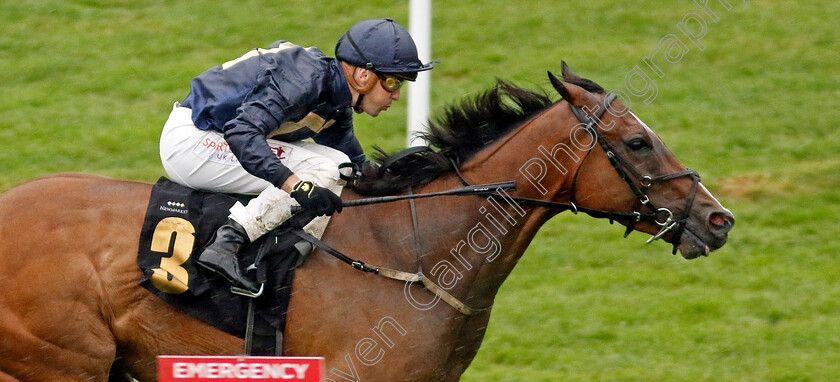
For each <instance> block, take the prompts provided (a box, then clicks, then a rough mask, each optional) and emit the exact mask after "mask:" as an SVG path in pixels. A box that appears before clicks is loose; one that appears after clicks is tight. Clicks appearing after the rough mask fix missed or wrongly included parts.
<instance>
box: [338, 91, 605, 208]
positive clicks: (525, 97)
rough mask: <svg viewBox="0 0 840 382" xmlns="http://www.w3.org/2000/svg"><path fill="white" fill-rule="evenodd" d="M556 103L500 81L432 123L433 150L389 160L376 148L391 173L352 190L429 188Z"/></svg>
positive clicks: (364, 179)
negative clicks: (437, 178)
mask: <svg viewBox="0 0 840 382" xmlns="http://www.w3.org/2000/svg"><path fill="white" fill-rule="evenodd" d="M567 81H568V82H571V83H574V84H576V85H578V86H581V87H583V88H584V89H586V90H588V91H592V92H598V91H599V90H600V92H603V91H604V90H603V89H602V88H601V87H600V86H599V85H597V84H595V83H594V82H592V81H590V80H587V79H584V78H580V77H578V78H573V79H567ZM553 103H554V101H552V100H551V99H550V98H549V96H548V95H547V94H546V93H545V92H544V91H531V90H527V89H523V88H521V87H518V86H516V85H513V84H511V83H508V82H506V81H503V80H497V81H496V85H495V86H494V87H492V88H490V89H489V90H486V91H484V92H483V93H480V94H478V95H477V96H474V97H472V98H465V99H463V100H461V101H460V102H457V103H454V104H450V105H448V106H446V107H445V108H444V111H443V113H442V114H441V115H439V116H437V117H436V118H433V119H431V120H430V121H429V129H428V132H426V133H424V134H422V135H421V136H422V137H423V138H424V139H425V140H426V141H427V142H429V150H425V151H419V152H417V151H415V152H413V153H411V154H408V155H405V154H404V153H402V152H397V153H393V154H387V153H385V152H384V151H382V150H381V149H380V148H379V147H375V149H376V151H377V152H376V153H375V154H374V155H373V157H374V160H375V161H377V162H379V163H386V164H388V167H387V171H385V172H383V173H381V174H380V173H365V174H363V175H362V176H361V177H360V178H359V179H356V180H355V181H354V182H353V184H352V188H353V189H354V190H355V191H356V192H358V193H360V194H362V195H385V194H393V193H396V192H401V191H404V190H405V189H407V188H408V187H410V186H414V185H417V184H424V183H428V182H430V181H432V180H433V179H435V178H436V177H438V176H439V175H441V174H443V173H446V172H449V171H452V170H453V168H452V163H451V162H454V163H455V164H456V165H460V164H462V163H464V162H466V161H467V160H468V159H470V158H471V157H472V156H473V155H475V154H476V153H478V152H479V151H480V150H481V149H483V148H485V147H487V146H488V145H489V144H491V143H493V142H495V141H496V140H498V139H499V138H501V137H502V136H504V135H505V134H507V133H508V132H510V131H512V130H513V129H514V128H516V127H517V126H519V125H520V124H521V123H522V122H524V121H526V120H528V119H530V118H531V117H532V116H534V115H536V114H538V113H539V112H541V111H543V110H545V109H546V108H547V107H549V106H551V105H552V104H553ZM397 158H399V159H398V160H396V161H395V159H397ZM391 162H393V163H391Z"/></svg>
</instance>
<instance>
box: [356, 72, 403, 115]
mask: <svg viewBox="0 0 840 382" xmlns="http://www.w3.org/2000/svg"><path fill="white" fill-rule="evenodd" d="M359 72H365V73H360V74H361V78H360V79H361V81H359V82H360V83H367V82H368V81H377V82H381V81H384V80H385V78H379V76H377V75H375V74H373V72H371V71H368V70H360V71H359ZM381 85H383V84H381V83H379V84H377V85H376V86H374V87H373V88H372V89H371V90H370V92H368V93H367V94H366V95H365V97H364V98H362V105H361V108H362V111H364V112H365V113H368V114H369V115H371V116H373V117H376V116H377V115H379V113H381V112H383V111H385V110H388V108H389V107H391V102H393V101H399V99H400V91H401V89H397V90H395V91H393V92H389V91H388V90H386V89H385V86H381Z"/></svg>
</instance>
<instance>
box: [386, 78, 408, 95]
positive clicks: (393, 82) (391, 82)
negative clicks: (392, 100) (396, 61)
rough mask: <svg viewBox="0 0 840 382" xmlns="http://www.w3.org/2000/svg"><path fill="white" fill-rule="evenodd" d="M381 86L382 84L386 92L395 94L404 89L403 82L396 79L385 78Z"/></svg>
mask: <svg viewBox="0 0 840 382" xmlns="http://www.w3.org/2000/svg"><path fill="white" fill-rule="evenodd" d="M381 84H382V87H383V88H385V90H387V91H389V92H391V93H393V92H395V91H397V90H400V88H401V87H402V84H403V81H402V80H398V79H396V78H394V77H385V78H383V79H382V82H381Z"/></svg>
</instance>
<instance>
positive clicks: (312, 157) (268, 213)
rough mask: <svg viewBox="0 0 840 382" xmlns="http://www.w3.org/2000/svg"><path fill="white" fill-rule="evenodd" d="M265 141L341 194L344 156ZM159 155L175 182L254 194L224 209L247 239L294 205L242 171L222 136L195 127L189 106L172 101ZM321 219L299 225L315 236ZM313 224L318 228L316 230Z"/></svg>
mask: <svg viewBox="0 0 840 382" xmlns="http://www.w3.org/2000/svg"><path fill="white" fill-rule="evenodd" d="M266 141H267V142H268V145H269V146H270V147H271V149H272V151H274V154H275V155H277V157H278V158H279V159H280V162H281V163H283V165H285V166H286V167H288V168H289V169H290V170H292V172H294V173H295V174H296V175H297V176H298V177H300V178H301V179H303V180H309V181H312V182H313V183H315V184H317V185H318V186H321V187H324V188H327V189H329V190H331V191H333V192H335V193H336V194H338V195H341V189H342V188H343V187H344V181H343V180H341V178H340V177H339V171H338V165H339V164H341V163H345V162H349V161H350V159H349V158H348V157H347V155H345V154H344V153H342V152H341V151H338V150H335V149H333V148H330V147H326V146H322V145H319V144H317V143H313V142H306V141H298V142H294V143H289V142H281V141H277V140H274V139H267V140H266ZM160 159H161V162H162V163H163V168H164V170H166V173H167V175H168V176H169V178H170V179H172V181H174V182H176V183H179V184H181V185H184V186H187V187H191V188H195V189H199V190H207V191H214V192H222V193H240V194H259V195H258V196H257V197H256V198H254V199H252V200H251V201H250V202H248V205H247V206H243V205H242V204H241V203H236V204H235V205H234V206H233V207H232V208H231V209H230V212H231V214H230V217H231V218H232V219H233V220H235V221H236V222H237V223H239V224H241V225H242V226H243V227H245V231H246V232H248V236H249V238H250V239H251V241H254V240H256V239H257V238H258V237H260V236H262V235H264V234H265V233H267V232H268V231H270V230H272V229H274V228H275V227H276V226H278V225H279V224H280V223H282V222H283V221H285V220H286V219H288V218H289V216H291V213H290V206H292V205H297V202H295V201H294V199H292V197H291V196H289V194H288V193H286V192H285V191H283V190H281V189H279V188H277V187H274V186H273V185H272V184H271V183H269V182H268V181H266V180H263V179H260V178H258V177H256V176H254V175H251V174H250V173H248V172H247V171H245V169H244V168H243V167H242V166H241V165H240V164H239V161H238V160H237V159H236V156H235V155H233V152H231V151H230V147H229V146H228V144H227V142H225V139H224V136H223V135H222V134H221V133H219V132H216V131H206V130H200V129H198V128H197V127H196V126H195V124H194V123H193V121H192V110H191V109H189V108H186V107H182V106H180V104H178V103H177V102H176V103H175V106H174V107H173V109H172V113H171V114H170V115H169V119H168V120H167V121H166V124H165V125H164V127H163V133H162V134H161V137H160ZM326 221H327V217H321V218H318V219H315V220H314V221H313V222H312V223H311V224H310V225H308V226H307V227H306V228H305V229H306V230H307V231H313V230H314V231H315V232H310V233H311V234H313V235H315V236H317V237H320V236H321V234H322V233H323V228H324V227H325V226H326ZM316 222H317V223H318V224H316ZM317 226H321V227H320V228H318V229H316V227H317Z"/></svg>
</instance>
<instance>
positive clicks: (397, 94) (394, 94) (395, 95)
mask: <svg viewBox="0 0 840 382" xmlns="http://www.w3.org/2000/svg"><path fill="white" fill-rule="evenodd" d="M400 91H402V89H397V90H396V91H393V92H391V99H392V100H394V101H399V100H400Z"/></svg>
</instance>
